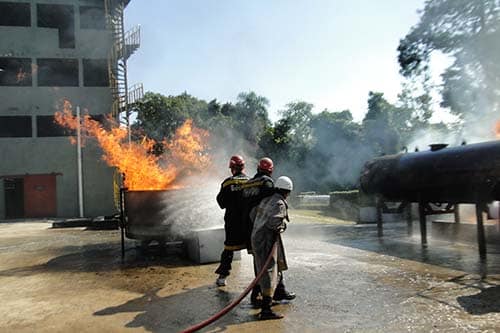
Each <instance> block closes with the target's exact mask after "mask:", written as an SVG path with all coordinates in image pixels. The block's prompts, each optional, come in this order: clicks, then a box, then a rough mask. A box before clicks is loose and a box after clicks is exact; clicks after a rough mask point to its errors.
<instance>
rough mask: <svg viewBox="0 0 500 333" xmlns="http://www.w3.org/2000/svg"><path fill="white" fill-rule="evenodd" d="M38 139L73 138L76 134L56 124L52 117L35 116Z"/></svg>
mask: <svg viewBox="0 0 500 333" xmlns="http://www.w3.org/2000/svg"><path fill="white" fill-rule="evenodd" d="M36 129H37V136H38V137H52V136H75V135H76V132H75V131H73V130H70V129H67V128H65V127H62V126H60V125H59V124H57V123H56V121H55V119H54V116H36Z"/></svg>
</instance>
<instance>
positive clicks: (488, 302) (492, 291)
mask: <svg viewBox="0 0 500 333" xmlns="http://www.w3.org/2000/svg"><path fill="white" fill-rule="evenodd" d="M477 288H478V289H479V290H480V291H479V292H478V293H477V294H474V295H469V296H460V297H457V301H458V303H459V304H460V305H461V306H462V308H463V309H464V310H465V311H467V312H468V313H470V314H472V315H484V314H487V313H490V312H500V303H499V301H498V300H500V286H499V285H493V286H492V285H489V286H478V287H477Z"/></svg>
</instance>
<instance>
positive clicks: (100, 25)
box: [80, 6, 106, 30]
mask: <svg viewBox="0 0 500 333" xmlns="http://www.w3.org/2000/svg"><path fill="white" fill-rule="evenodd" d="M80 29H100V30H104V29H106V18H105V15H104V8H102V7H90V6H80Z"/></svg>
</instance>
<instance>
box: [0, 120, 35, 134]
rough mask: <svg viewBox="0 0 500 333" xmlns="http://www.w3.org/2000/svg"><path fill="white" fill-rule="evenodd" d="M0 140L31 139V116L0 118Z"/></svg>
mask: <svg viewBox="0 0 500 333" xmlns="http://www.w3.org/2000/svg"><path fill="white" fill-rule="evenodd" d="M0 137H1V138H31V116H0Z"/></svg>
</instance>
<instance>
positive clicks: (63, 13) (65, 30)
mask: <svg viewBox="0 0 500 333" xmlns="http://www.w3.org/2000/svg"><path fill="white" fill-rule="evenodd" d="M36 6H37V7H36V8H37V12H38V17H37V24H38V26H39V27H41V28H55V29H58V30H59V47H60V48H62V49H68V48H69V49H74V48H75V15H74V12H73V6H70V5H46V4H38V5H36Z"/></svg>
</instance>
